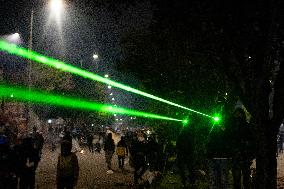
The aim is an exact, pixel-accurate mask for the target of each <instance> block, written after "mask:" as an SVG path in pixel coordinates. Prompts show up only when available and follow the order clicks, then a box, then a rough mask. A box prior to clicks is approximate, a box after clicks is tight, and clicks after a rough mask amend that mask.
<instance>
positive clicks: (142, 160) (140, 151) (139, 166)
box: [130, 133, 146, 185]
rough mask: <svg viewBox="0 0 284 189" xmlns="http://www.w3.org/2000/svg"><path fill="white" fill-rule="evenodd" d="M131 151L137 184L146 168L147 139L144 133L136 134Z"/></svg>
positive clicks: (135, 182)
mask: <svg viewBox="0 0 284 189" xmlns="http://www.w3.org/2000/svg"><path fill="white" fill-rule="evenodd" d="M130 153H131V156H132V159H133V166H134V184H135V185H137V184H138V180H139V179H141V177H142V175H143V174H144V172H145V170H146V141H145V138H144V136H143V133H138V134H137V137H136V136H134V139H133V142H132V145H131V152H130Z"/></svg>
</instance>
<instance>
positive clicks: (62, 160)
mask: <svg viewBox="0 0 284 189" xmlns="http://www.w3.org/2000/svg"><path fill="white" fill-rule="evenodd" d="M58 163H59V175H60V177H70V176H73V175H74V170H75V168H74V154H71V155H69V156H62V155H60V156H59V161H58Z"/></svg>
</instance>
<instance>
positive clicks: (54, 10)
mask: <svg viewBox="0 0 284 189" xmlns="http://www.w3.org/2000/svg"><path fill="white" fill-rule="evenodd" d="M49 3H50V14H54V15H55V16H56V19H57V20H58V19H59V18H60V14H61V12H62V10H63V1H62V0H51V1H50V2H49ZM33 27H34V8H33V7H32V10H31V17H30V27H29V30H30V31H29V42H28V48H29V51H32V50H33ZM31 72H32V61H31V60H29V61H28V67H27V75H28V88H29V90H31V85H32V76H31V75H32V74H31ZM30 111H31V104H30V102H29V103H28V124H29V119H30V117H31V114H30Z"/></svg>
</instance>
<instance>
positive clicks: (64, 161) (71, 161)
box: [56, 141, 79, 189]
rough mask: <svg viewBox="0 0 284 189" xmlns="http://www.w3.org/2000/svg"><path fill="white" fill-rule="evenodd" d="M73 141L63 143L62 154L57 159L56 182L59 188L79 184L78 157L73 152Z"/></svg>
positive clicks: (71, 188) (72, 186)
mask: <svg viewBox="0 0 284 189" xmlns="http://www.w3.org/2000/svg"><path fill="white" fill-rule="evenodd" d="M71 149H72V143H70V141H63V142H62V143H61V154H60V155H59V156H58V161H57V174H56V183H57V189H65V188H66V189H73V188H74V187H75V186H76V185H77V181H78V176H79V165H78V158H77V156H76V154H75V153H72V152H71Z"/></svg>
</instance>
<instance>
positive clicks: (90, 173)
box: [36, 147, 133, 189]
mask: <svg viewBox="0 0 284 189" xmlns="http://www.w3.org/2000/svg"><path fill="white" fill-rule="evenodd" d="M58 153H59V150H57V151H56V152H51V151H50V150H49V149H48V148H47V147H45V148H44V150H43V156H42V160H41V161H40V163H39V166H38V169H37V174H36V186H37V188H38V189H53V188H56V184H55V177H56V164H57V157H58ZM77 156H78V159H79V166H80V175H79V181H78V185H77V187H76V189H79V188H80V189H94V188H108V189H110V188H129V185H130V184H132V183H133V173H132V172H131V171H130V167H129V166H128V165H126V166H125V168H126V170H128V171H126V172H124V173H123V172H121V171H120V170H118V164H117V157H116V156H114V157H113V161H112V162H113V169H115V170H116V171H115V172H114V173H113V174H111V175H108V174H107V173H106V172H107V168H106V163H105V158H104V152H103V151H102V153H101V154H98V153H95V154H91V153H90V152H89V151H88V150H86V149H84V153H83V154H81V153H77ZM126 183H127V184H128V186H127V184H126Z"/></svg>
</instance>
